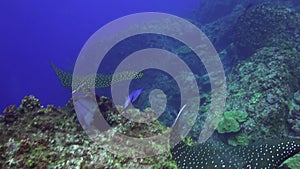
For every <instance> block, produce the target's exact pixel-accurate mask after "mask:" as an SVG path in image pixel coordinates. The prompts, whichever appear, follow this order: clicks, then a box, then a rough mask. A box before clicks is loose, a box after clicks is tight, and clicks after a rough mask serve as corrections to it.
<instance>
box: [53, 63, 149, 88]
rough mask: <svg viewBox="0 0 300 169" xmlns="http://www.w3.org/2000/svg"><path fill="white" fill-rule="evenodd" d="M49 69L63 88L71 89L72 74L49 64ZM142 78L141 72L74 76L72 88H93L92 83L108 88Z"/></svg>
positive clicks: (97, 86)
mask: <svg viewBox="0 0 300 169" xmlns="http://www.w3.org/2000/svg"><path fill="white" fill-rule="evenodd" d="M50 64H51V67H52V68H53V70H54V71H55V73H56V75H57V77H58V78H59V80H60V82H61V84H62V85H63V86H65V87H68V88H71V87H72V80H73V74H71V73H68V72H65V71H63V70H61V69H59V68H58V67H56V66H55V65H54V64H52V63H50ZM143 76H144V74H143V73H141V72H134V71H124V72H119V73H115V74H109V75H103V74H92V75H87V76H75V78H76V79H74V81H73V83H74V84H73V85H74V86H73V87H74V88H75V89H77V88H79V87H80V86H83V84H84V86H85V87H86V88H92V87H93V85H92V84H93V83H92V82H93V81H94V82H95V83H94V84H95V86H94V87H95V88H104V87H109V86H111V85H112V84H114V83H117V82H120V81H124V80H132V79H139V78H142V77H143Z"/></svg>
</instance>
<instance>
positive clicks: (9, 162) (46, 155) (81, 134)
mask: <svg viewBox="0 0 300 169" xmlns="http://www.w3.org/2000/svg"><path fill="white" fill-rule="evenodd" d="M98 103H99V107H100V108H101V109H102V110H106V111H105V112H107V114H106V115H105V117H106V118H107V120H108V121H109V122H110V123H111V124H112V125H115V123H118V124H122V125H119V128H118V129H119V130H120V131H130V132H131V133H128V134H129V135H134V136H137V137H146V136H147V135H151V134H157V133H159V132H161V131H162V130H165V128H164V127H163V126H160V125H159V123H157V121H156V122H155V121H154V122H153V123H150V124H149V125H145V124H139V123H133V122H131V121H129V120H126V119H125V118H124V117H123V116H121V115H120V114H118V113H117V112H118V111H117V108H116V107H114V106H112V103H111V101H110V100H109V99H108V98H105V97H101V98H98ZM132 111H134V110H132ZM149 111H150V110H149ZM139 113H145V112H139ZM146 113H147V112H146ZM0 129H1V132H0V133H1V134H0V136H1V139H0V149H1V152H2V153H1V156H0V168H176V164H175V163H174V162H173V161H172V159H171V154H170V152H169V153H168V152H166V153H164V154H161V155H158V156H153V157H148V158H135V159H134V158H128V157H122V156H119V155H117V154H112V153H110V152H109V151H106V150H104V149H103V148H101V146H100V145H99V144H98V143H97V142H94V141H92V140H91V139H90V138H89V137H88V135H87V134H86V132H85V131H84V130H83V128H82V126H81V125H80V124H79V122H78V120H77V116H76V113H75V111H74V107H73V104H72V100H70V101H69V103H68V104H67V105H66V106H65V107H61V108H56V107H54V106H53V105H48V106H47V107H43V106H41V104H40V102H39V100H38V99H37V98H35V97H34V96H27V97H25V98H24V99H23V100H22V103H21V105H20V106H19V107H16V106H14V105H12V106H9V107H7V108H6V109H5V110H4V114H3V115H1V116H0ZM129 129H130V130H129Z"/></svg>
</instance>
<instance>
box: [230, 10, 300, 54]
mask: <svg viewBox="0 0 300 169" xmlns="http://www.w3.org/2000/svg"><path fill="white" fill-rule="evenodd" d="M234 27H235V31H234V38H235V40H234V43H235V45H236V48H237V52H238V54H239V57H242V58H247V57H249V56H251V55H252V54H254V53H255V52H256V51H257V50H258V49H260V48H262V47H275V46H277V47H285V45H292V44H293V45H294V46H295V47H296V48H300V46H299V41H300V16H299V14H298V12H296V11H295V10H292V9H291V8H286V7H283V6H279V5H273V4H268V5H266V4H261V5H257V6H253V7H250V8H249V9H248V10H246V12H245V13H244V14H243V15H241V16H240V17H239V19H238V20H237V22H236V24H235V26H234Z"/></svg>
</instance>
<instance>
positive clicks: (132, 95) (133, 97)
mask: <svg viewBox="0 0 300 169" xmlns="http://www.w3.org/2000/svg"><path fill="white" fill-rule="evenodd" d="M143 91H144V88H140V89H138V90H134V91H132V92H131V93H130V94H129V96H128V98H127V99H126V101H125V103H124V108H123V111H124V110H125V109H126V108H127V107H128V106H129V105H130V104H132V103H133V102H135V101H136V99H137V98H138V97H139V96H140V95H141V93H142V92H143Z"/></svg>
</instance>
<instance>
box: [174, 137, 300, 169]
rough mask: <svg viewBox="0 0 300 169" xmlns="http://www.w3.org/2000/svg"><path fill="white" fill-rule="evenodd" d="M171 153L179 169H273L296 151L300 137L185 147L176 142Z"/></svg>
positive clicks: (299, 147)
mask: <svg viewBox="0 0 300 169" xmlns="http://www.w3.org/2000/svg"><path fill="white" fill-rule="evenodd" d="M171 152H172V156H173V159H174V160H175V161H176V162H177V165H178V167H179V168H182V169H185V168H193V169H194V168H195V169H197V168H199V169H202V168H203V169H212V168H217V169H222V168H224V169H276V168H279V165H280V164H281V163H283V162H284V161H285V160H286V159H287V158H289V157H291V156H293V155H295V154H296V153H299V152H300V140H296V139H294V140H284V141H283V140H272V141H268V142H265V143H263V144H253V145H248V146H237V147H231V146H229V145H225V144H223V143H210V142H206V143H201V144H200V143H199V144H196V145H193V146H189V145H187V144H185V143H183V142H180V143H179V144H177V145H176V146H175V147H174V148H172V150H171Z"/></svg>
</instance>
